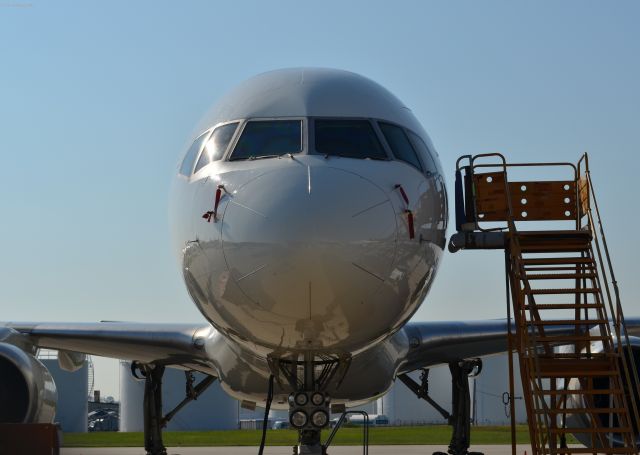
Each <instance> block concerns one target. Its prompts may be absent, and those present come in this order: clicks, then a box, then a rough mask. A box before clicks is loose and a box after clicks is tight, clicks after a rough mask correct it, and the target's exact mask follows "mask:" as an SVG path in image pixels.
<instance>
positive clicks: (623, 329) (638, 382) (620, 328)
mask: <svg viewBox="0 0 640 455" xmlns="http://www.w3.org/2000/svg"><path fill="white" fill-rule="evenodd" d="M582 163H584V175H585V178H586V181H587V191H588V192H589V194H588V196H589V197H588V198H587V217H588V220H589V227H590V229H591V230H592V233H593V236H594V240H595V243H596V250H597V252H598V261H599V262H600V268H601V269H602V274H603V280H604V282H605V289H606V291H607V300H608V302H607V303H608V304H609V308H610V311H611V316H612V318H613V327H614V330H615V334H616V339H617V340H618V346H617V350H618V352H619V353H620V357H621V362H622V364H623V368H624V374H625V379H626V381H627V384H629V386H630V387H629V389H630V397H629V398H630V399H629V401H630V402H631V409H632V411H633V415H634V418H635V421H636V423H640V412H639V411H638V406H637V404H636V400H635V390H638V388H639V387H640V379H639V377H638V372H637V370H636V368H635V359H634V354H633V349H632V348H631V341H630V339H629V332H628V330H627V325H626V324H625V322H624V313H623V310H622V301H621V299H620V289H619V287H618V281H617V280H616V277H615V272H614V270H613V262H612V261H611V255H610V253H609V246H608V244H607V237H606V235H605V233H604V225H603V223H602V217H601V215H600V208H599V206H598V200H597V198H596V194H595V191H594V186H593V181H592V179H591V171H590V170H589V156H588V154H587V153H584V154H583V155H582V157H581V158H580V160H579V161H578V175H581V172H580V171H581V169H582ZM591 199H593V206H594V208H595V212H596V220H597V222H598V231H596V229H595V227H596V225H595V221H594V217H593V212H592V209H591V203H590V201H591ZM598 234H599V235H598ZM599 238H601V239H602V247H603V249H604V255H603V254H602V251H601V249H600V242H599ZM603 257H604V259H606V262H607V269H608V274H607V270H606V269H605V267H604V263H603V262H604V261H603ZM609 278H610V279H611V284H612V287H613V293H614V295H615V300H616V303H615V308H614V306H613V299H612V298H611V293H610V290H609V283H608V280H609ZM622 336H624V341H623V339H622ZM623 344H624V347H625V348H626V351H627V355H628V356H629V357H628V361H629V362H630V363H631V365H632V368H631V371H632V376H633V381H632V378H631V377H630V376H629V366H628V362H627V357H625V355H624V350H623V348H622V345H623ZM623 397H624V400H625V401H626V395H624V394H623ZM630 426H631V433H632V434H633V436H634V437H635V439H636V441H635V445H636V449H637V448H638V442H637V438H638V434H637V431H636V428H634V426H633V425H632V424H631V422H630ZM636 453H637V452H636Z"/></svg>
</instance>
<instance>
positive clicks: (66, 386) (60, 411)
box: [39, 351, 89, 433]
mask: <svg viewBox="0 0 640 455" xmlns="http://www.w3.org/2000/svg"><path fill="white" fill-rule="evenodd" d="M39 360H40V361H41V362H42V363H43V364H44V366H45V367H46V368H47V370H49V372H50V373H51V376H53V380H54V381H55V383H56V388H57V390H58V403H57V405H56V417H55V422H58V423H59V424H60V426H61V427H62V431H64V432H66V433H86V432H87V414H88V400H87V395H88V394H89V386H88V381H87V379H88V367H87V362H86V361H85V362H84V364H83V366H82V368H80V369H79V370H77V371H74V372H73V373H70V372H68V371H64V370H63V369H62V368H60V365H59V364H58V358H57V352H56V351H47V352H42V353H41V354H40V355H39Z"/></svg>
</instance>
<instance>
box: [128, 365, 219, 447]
mask: <svg viewBox="0 0 640 455" xmlns="http://www.w3.org/2000/svg"><path fill="white" fill-rule="evenodd" d="M164 370H165V367H164V365H158V364H149V365H146V364H139V363H137V362H134V363H132V364H131V373H132V374H133V376H134V377H135V378H137V379H144V402H143V409H144V449H145V450H146V452H147V455H167V449H166V447H165V446H164V444H163V442H162V429H163V428H164V427H165V426H166V425H167V423H168V422H169V420H171V419H172V418H173V416H175V415H176V414H177V413H178V411H180V410H181V409H182V408H183V407H184V406H185V405H186V404H187V403H189V402H191V401H193V400H196V399H197V398H198V397H199V396H200V395H201V394H202V392H204V391H205V390H206V389H207V388H208V387H209V386H210V385H211V384H212V383H213V382H214V381H215V380H216V378H215V377H213V376H207V377H205V378H204V379H203V380H202V381H200V382H199V383H198V384H197V385H196V386H194V385H193V383H194V381H195V379H194V376H193V373H192V372H190V371H186V372H185V378H186V397H185V399H184V400H182V401H181V402H180V403H179V404H178V405H177V406H176V407H175V408H174V409H173V410H172V411H171V412H169V413H168V414H167V415H165V416H163V415H162V376H163V375H164Z"/></svg>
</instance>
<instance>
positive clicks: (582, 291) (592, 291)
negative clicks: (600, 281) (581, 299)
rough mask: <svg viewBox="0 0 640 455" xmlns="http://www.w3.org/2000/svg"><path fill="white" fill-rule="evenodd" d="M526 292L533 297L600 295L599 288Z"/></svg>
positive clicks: (548, 289)
mask: <svg viewBox="0 0 640 455" xmlns="http://www.w3.org/2000/svg"><path fill="white" fill-rule="evenodd" d="M524 292H525V293H526V294H532V295H542V294H547V295H550V294H597V293H600V289H598V288H582V289H571V288H567V289H560V288H558V289H552V288H545V289H530V290H528V291H527V290H524Z"/></svg>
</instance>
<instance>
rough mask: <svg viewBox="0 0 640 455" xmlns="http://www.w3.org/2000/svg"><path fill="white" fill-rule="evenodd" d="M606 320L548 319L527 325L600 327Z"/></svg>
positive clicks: (606, 322) (528, 322)
mask: <svg viewBox="0 0 640 455" xmlns="http://www.w3.org/2000/svg"><path fill="white" fill-rule="evenodd" d="M608 323H609V321H607V320H606V319H549V320H547V321H527V324H529V325H536V326H541V325H542V326H544V325H600V324H608Z"/></svg>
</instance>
